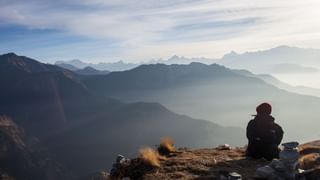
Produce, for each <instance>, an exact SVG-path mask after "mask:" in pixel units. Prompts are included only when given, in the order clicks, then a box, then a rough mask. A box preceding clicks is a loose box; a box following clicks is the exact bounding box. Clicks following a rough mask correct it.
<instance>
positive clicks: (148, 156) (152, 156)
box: [139, 147, 162, 167]
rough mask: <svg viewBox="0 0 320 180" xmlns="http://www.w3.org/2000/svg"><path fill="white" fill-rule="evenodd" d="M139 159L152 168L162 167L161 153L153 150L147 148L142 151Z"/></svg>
mask: <svg viewBox="0 0 320 180" xmlns="http://www.w3.org/2000/svg"><path fill="white" fill-rule="evenodd" d="M139 158H140V159H141V160H142V162H143V163H145V164H146V165H149V166H152V167H160V161H159V160H160V159H162V157H161V156H160V155H159V153H158V152H157V151H155V150H153V149H152V148H149V147H146V148H142V149H141V150H140V155H139Z"/></svg>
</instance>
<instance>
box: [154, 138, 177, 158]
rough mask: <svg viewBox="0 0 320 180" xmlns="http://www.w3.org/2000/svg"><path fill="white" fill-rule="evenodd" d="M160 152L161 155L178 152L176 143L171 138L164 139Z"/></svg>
mask: <svg viewBox="0 0 320 180" xmlns="http://www.w3.org/2000/svg"><path fill="white" fill-rule="evenodd" d="M158 152H159V153H160V154H161V155H169V154H170V153H173V152H176V149H175V147H174V141H173V140H172V139H171V138H170V137H165V138H162V139H161V141H160V146H159V147H158Z"/></svg>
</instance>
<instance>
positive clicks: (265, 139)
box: [247, 103, 283, 160]
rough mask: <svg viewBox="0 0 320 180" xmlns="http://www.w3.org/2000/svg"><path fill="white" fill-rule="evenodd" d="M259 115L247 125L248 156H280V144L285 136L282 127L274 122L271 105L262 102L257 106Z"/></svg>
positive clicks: (268, 158) (270, 157)
mask: <svg viewBox="0 0 320 180" xmlns="http://www.w3.org/2000/svg"><path fill="white" fill-rule="evenodd" d="M256 110H257V115H256V116H255V118H254V119H253V120H251V121H250V122H249V123H248V126H247V138H248V141H249V143H248V148H247V156H249V157H253V158H266V159H267V160H272V159H273V158H278V157H279V148H278V146H279V144H280V143H281V140H282V137H283V130H282V128H281V127H280V126H279V125H278V124H276V123H275V122H274V118H273V117H272V116H271V115H270V114H271V110H272V109H271V105H270V104H268V103H262V104H260V105H259V106H258V107H257V109H256Z"/></svg>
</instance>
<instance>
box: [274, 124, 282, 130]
mask: <svg viewBox="0 0 320 180" xmlns="http://www.w3.org/2000/svg"><path fill="white" fill-rule="evenodd" d="M274 126H275V127H276V128H277V129H279V130H280V131H283V129H282V127H281V126H280V125H279V124H278V123H274Z"/></svg>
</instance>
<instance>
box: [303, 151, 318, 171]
mask: <svg viewBox="0 0 320 180" xmlns="http://www.w3.org/2000/svg"><path fill="white" fill-rule="evenodd" d="M299 166H300V168H301V169H305V170H306V169H312V168H316V167H319V166H320V154H318V153H312V154H307V155H304V156H302V157H301V158H300V159H299Z"/></svg>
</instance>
